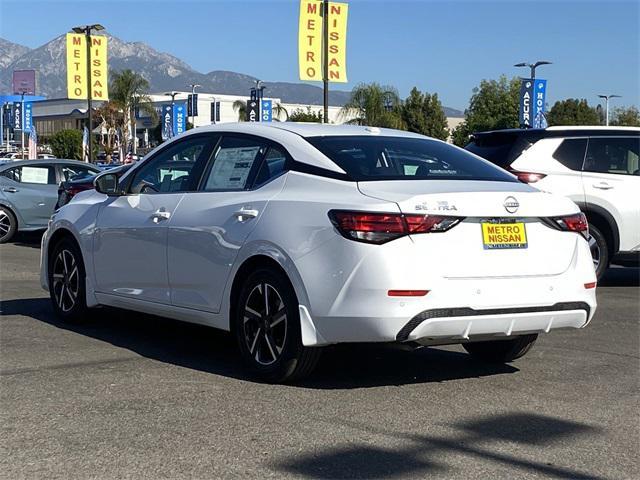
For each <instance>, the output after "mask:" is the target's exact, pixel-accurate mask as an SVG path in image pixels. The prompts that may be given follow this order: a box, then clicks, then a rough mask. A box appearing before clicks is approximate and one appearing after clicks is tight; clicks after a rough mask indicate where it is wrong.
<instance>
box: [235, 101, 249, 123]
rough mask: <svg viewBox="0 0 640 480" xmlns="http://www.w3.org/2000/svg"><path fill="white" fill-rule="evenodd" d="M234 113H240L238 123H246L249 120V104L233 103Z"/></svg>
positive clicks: (242, 102) (244, 102)
mask: <svg viewBox="0 0 640 480" xmlns="http://www.w3.org/2000/svg"><path fill="white" fill-rule="evenodd" d="M233 111H234V112H237V113H238V121H239V122H244V121H245V120H246V119H247V102H246V101H245V100H236V101H235V102H233Z"/></svg>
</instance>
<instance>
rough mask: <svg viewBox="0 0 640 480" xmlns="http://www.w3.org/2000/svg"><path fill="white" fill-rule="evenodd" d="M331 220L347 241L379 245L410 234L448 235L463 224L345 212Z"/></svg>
mask: <svg viewBox="0 0 640 480" xmlns="http://www.w3.org/2000/svg"><path fill="white" fill-rule="evenodd" d="M329 219H330V220H331V223H333V225H334V226H335V227H336V229H337V230H338V231H339V232H340V234H341V235H342V236H343V237H345V238H348V239H349V240H355V241H358V242H366V243H374V244H377V245H380V244H383V243H386V242H390V241H391V240H395V239H396V238H400V237H403V236H405V235H410V234H418V233H432V232H444V231H447V230H449V229H450V228H452V227H453V226H455V225H456V224H457V223H459V222H460V220H461V219H460V218H458V217H445V216H441V215H413V214H410V215H403V214H401V213H378V212H359V211H345V210H331V211H330V212H329Z"/></svg>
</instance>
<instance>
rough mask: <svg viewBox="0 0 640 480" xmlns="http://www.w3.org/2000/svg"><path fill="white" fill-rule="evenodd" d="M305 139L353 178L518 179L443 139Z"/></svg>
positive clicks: (366, 137)
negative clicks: (441, 140) (442, 140)
mask: <svg viewBox="0 0 640 480" xmlns="http://www.w3.org/2000/svg"><path fill="white" fill-rule="evenodd" d="M307 140H308V141H309V142H310V143H311V144H312V145H313V146H315V147H316V148H317V149H318V150H320V151H321V152H322V153H324V154H325V155H326V156H327V157H329V158H330V159H331V160H332V161H334V162H335V163H336V164H337V165H338V166H339V167H341V168H342V169H343V170H344V171H345V172H347V175H349V176H350V177H351V178H353V179H354V180H356V181H371V180H485V181H499V182H517V179H515V177H513V176H512V175H510V174H508V173H507V172H505V171H504V170H502V169H500V168H497V167H495V166H493V165H491V164H490V163H489V162H486V161H484V160H481V159H479V158H478V157H476V156H475V155H472V154H470V153H467V152H466V151H464V150H461V149H458V148H456V147H453V146H451V145H448V144H446V143H444V142H440V141H437V140H430V139H427V138H425V139H422V138H403V137H377V136H376V137H373V136H335V137H311V138H307Z"/></svg>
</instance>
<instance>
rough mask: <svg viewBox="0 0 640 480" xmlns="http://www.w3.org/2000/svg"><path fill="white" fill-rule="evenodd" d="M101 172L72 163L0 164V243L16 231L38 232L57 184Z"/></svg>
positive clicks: (52, 202) (43, 225)
mask: <svg viewBox="0 0 640 480" xmlns="http://www.w3.org/2000/svg"><path fill="white" fill-rule="evenodd" d="M99 172H100V170H99V169H97V168H96V167H94V166H93V165H89V164H86V163H83V162H77V161H75V160H56V159H54V160H51V159H48V160H21V161H12V162H9V163H4V164H2V165H0V243H5V242H8V241H10V240H11V238H12V237H13V236H14V235H15V233H16V232H17V231H31V230H40V229H44V228H46V227H47V222H48V221H49V218H50V217H51V214H52V213H53V211H54V207H55V205H56V202H57V200H58V183H60V182H61V181H63V180H67V179H70V178H73V177H74V176H76V175H85V174H87V175H88V174H96V173H99Z"/></svg>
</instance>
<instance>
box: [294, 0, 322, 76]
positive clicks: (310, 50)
mask: <svg viewBox="0 0 640 480" xmlns="http://www.w3.org/2000/svg"><path fill="white" fill-rule="evenodd" d="M298 65H299V68H300V80H317V81H320V82H321V81H322V1H320V0H300V23H299V26H298Z"/></svg>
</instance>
